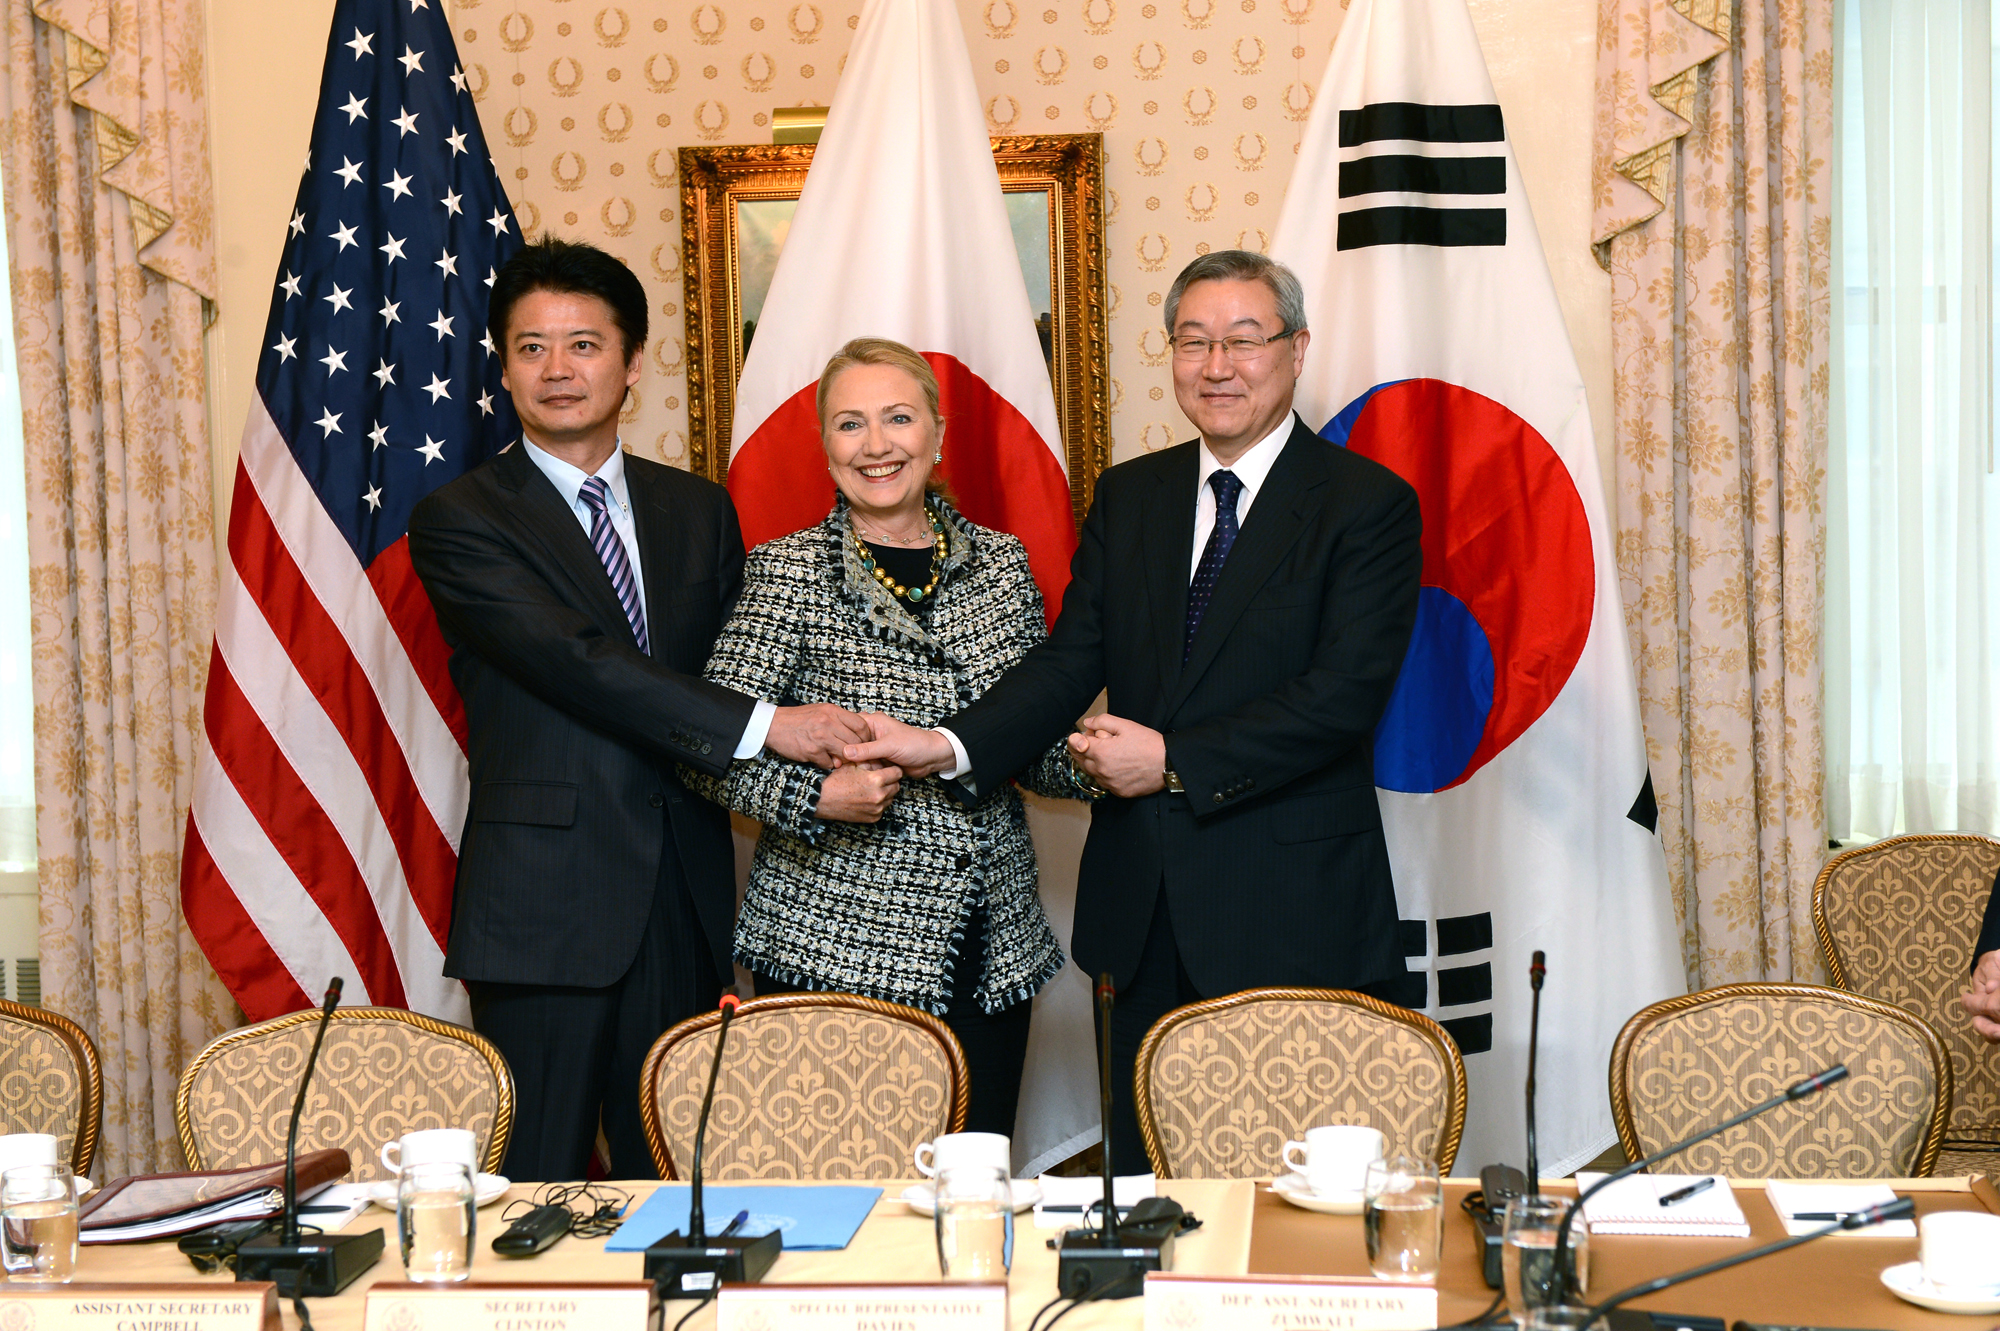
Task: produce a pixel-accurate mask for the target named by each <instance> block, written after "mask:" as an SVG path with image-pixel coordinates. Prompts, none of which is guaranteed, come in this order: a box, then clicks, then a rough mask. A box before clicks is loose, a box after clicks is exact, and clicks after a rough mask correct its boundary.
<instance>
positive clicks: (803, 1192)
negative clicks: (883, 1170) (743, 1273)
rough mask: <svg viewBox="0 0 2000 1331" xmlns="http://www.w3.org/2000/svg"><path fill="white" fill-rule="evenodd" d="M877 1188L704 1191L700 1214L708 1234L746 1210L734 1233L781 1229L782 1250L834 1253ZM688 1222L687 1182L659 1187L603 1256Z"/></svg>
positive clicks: (639, 1247) (650, 1241) (635, 1248)
mask: <svg viewBox="0 0 2000 1331" xmlns="http://www.w3.org/2000/svg"><path fill="white" fill-rule="evenodd" d="M881 1195H882V1190H881V1189H880V1188H857V1187H845V1186H836V1185H831V1184H803V1185H800V1186H798V1187H790V1188H771V1187H721V1186H717V1185H715V1184H709V1185H706V1186H704V1187H703V1188H702V1190H701V1196H702V1210H703V1212H705V1213H706V1216H707V1221H708V1232H709V1234H710V1236H711V1237H712V1236H714V1235H715V1234H717V1233H719V1232H720V1231H721V1230H722V1228H723V1226H725V1225H727V1224H728V1223H729V1222H730V1221H732V1220H734V1219H735V1218H736V1213H737V1212H738V1211H748V1212H749V1213H750V1218H749V1219H748V1220H747V1221H745V1222H744V1224H743V1228H741V1229H739V1230H738V1231H737V1233H739V1234H745V1235H749V1236H752V1237H754V1236H756V1235H759V1234H768V1233H770V1232H771V1231H772V1230H774V1229H777V1230H783V1231H784V1234H785V1247H787V1248H789V1249H791V1250H793V1251H795V1252H833V1251H836V1250H838V1249H841V1248H845V1247H846V1246H847V1245H848V1242H849V1241H850V1240H851V1239H853V1237H854V1232H855V1231H856V1230H858V1229H860V1228H861V1222H862V1221H863V1220H866V1219H867V1218H868V1212H869V1211H871V1210H873V1209H874V1206H875V1199H876V1198H878V1197H880V1196H881ZM687 1222H688V1188H687V1185H686V1184H685V1183H663V1184H661V1185H660V1186H659V1187H658V1188H657V1189H655V1190H654V1192H653V1195H652V1196H650V1197H648V1198H647V1199H646V1200H645V1203H644V1204H643V1205H641V1206H640V1207H639V1209H638V1210H637V1211H635V1212H633V1213H632V1214H631V1215H630V1216H629V1217H627V1218H626V1221H625V1223H624V1224H622V1225H620V1226H619V1227H618V1231H617V1232H616V1233H615V1234H613V1235H612V1236H611V1239H610V1241H609V1242H607V1243H606V1244H605V1245H604V1250H605V1251H606V1252H644V1251H645V1250H646V1249H647V1248H650V1247H651V1246H652V1245H654V1244H655V1243H658V1242H659V1241H660V1240H661V1239H663V1238H665V1237H666V1236H667V1235H668V1234H670V1233H672V1232H673V1231H674V1230H677V1229H678V1230H682V1231H685V1230H686V1229H687Z"/></svg>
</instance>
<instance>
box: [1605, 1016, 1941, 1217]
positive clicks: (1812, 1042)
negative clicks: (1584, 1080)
mask: <svg viewBox="0 0 2000 1331" xmlns="http://www.w3.org/2000/svg"><path fill="white" fill-rule="evenodd" d="M1835 1063H1845V1064H1846V1065H1847V1070H1848V1076H1847V1079H1846V1080H1845V1081H1842V1082H1838V1083H1836V1084H1835V1085H1833V1086H1831V1087H1829V1088H1828V1089H1826V1090H1824V1091H1821V1092H1819V1093H1818V1094H1817V1095H1812V1096H1807V1097H1806V1098H1804V1099H1801V1100H1799V1101H1796V1102H1794V1103H1792V1104H1788V1105H1782V1106H1780V1107H1779V1108H1777V1109H1774V1110H1772V1111H1771V1112H1770V1113H1768V1114H1765V1115H1764V1116H1763V1117H1761V1118H1757V1119H1753V1120H1751V1121H1750V1122H1748V1123H1745V1124H1742V1125H1741V1126H1738V1127H1735V1128H1731V1129H1730V1130H1729V1131H1728V1132H1725V1133H1723V1134H1722V1135H1721V1136H1719V1137H1716V1138H1713V1139H1711V1140H1709V1141H1706V1142H1702V1143H1700V1144H1698V1145H1696V1146H1692V1147H1690V1148H1688V1149H1687V1150H1685V1151H1682V1152H1681V1153H1679V1154H1678V1155H1675V1156H1673V1157H1671V1158H1670V1159H1668V1160H1667V1161H1666V1162H1665V1163H1663V1164H1662V1165H1661V1166H1660V1169H1661V1171H1662V1172H1664V1173H1685V1174H1728V1175H1731V1176H1733V1177H1736V1178H1789V1179H1815V1178H1913V1177H1914V1178H1921V1177H1925V1176H1928V1175H1929V1174H1930V1172H1931V1170H1932V1168H1933V1167H1934V1166H1935V1165H1936V1163H1937V1155H1938V1149H1939V1146H1940V1145H1941V1144H1942V1142H1943V1138H1944V1120H1945V1110H1946V1108H1947V1106H1949V1105H1950V1103H1951V1062H1950V1060H1949V1059H1947V1058H1946V1057H1945V1051H1944V1044H1943V1042H1942V1041H1940V1040H1939V1039H1938V1036H1937V1032H1936V1031H1933V1030H1932V1029H1931V1028H1930V1025H1929V1024H1928V1023H1927V1022H1925V1021H1924V1020H1923V1019H1922V1018H1921V1017H1915V1016H1912V1015H1911V1014H1909V1013H1908V1012H1905V1011H1903V1009H1901V1008H1899V1007H1896V1006H1894V1005H1892V1004H1889V1003H1883V1002H1878V1001H1877V1000H1875V999H1872V998H1864V997H1862V996H1861V995H1859V994H1853V993H1849V992H1847V991H1846V990H1844V989H1829V988H1826V987H1825V986H1823V985H1817V984H1725V985H1720V986H1718V987H1716V988H1714V989H1704V990H1702V991H1701V992H1700V993H1694V994H1688V995H1686V996H1685V997H1682V998H1669V999H1667V1000H1665V1001H1664V1002H1659V1003H1655V1004H1653V1005H1652V1006H1651V1007H1648V1008H1643V1009H1641V1010H1640V1011H1639V1012H1638V1013H1636V1014H1634V1015H1633V1017H1632V1019H1631V1020H1630V1021H1627V1022H1626V1023H1625V1029H1624V1030H1622V1031H1620V1032H1619V1033H1618V1040H1617V1042H1616V1043H1615V1044H1613V1045H1612V1047H1611V1117H1612V1120H1613V1122H1615V1123H1616V1124H1617V1127H1618V1140H1619V1143H1620V1144H1621V1145H1622V1146H1623V1147H1624V1148H1625V1152H1626V1155H1627V1157H1628V1158H1630V1159H1633V1160H1637V1159H1639V1158H1640V1157H1641V1156H1642V1155H1650V1154H1652V1153H1653V1152H1654V1151H1658V1150H1661V1149H1663V1148H1665V1147H1667V1146H1670V1145H1672V1144H1673V1143H1674V1142H1676V1141H1678V1140H1680V1139H1681V1138H1682V1137H1685V1136H1687V1135H1688V1134H1689V1133H1691V1132H1694V1131H1696V1130H1698V1129H1700V1128H1701V1127H1703V1126H1705V1125H1706V1124H1710V1123H1714V1122H1716V1121H1718V1120H1720V1119H1722V1118H1725V1117H1727V1116H1729V1115H1731V1114H1734V1113H1737V1112H1739V1111H1741V1110H1744V1109H1748V1108H1750V1107H1751V1106H1752V1105H1755V1104H1758V1103H1759V1102H1761V1101H1764V1100H1768V1099H1770V1098H1771V1097H1772V1096H1774V1095H1777V1094H1779V1093H1780V1092H1782V1091H1783V1090H1784V1089H1785V1088H1786V1087H1787V1086H1789V1085H1791V1084H1792V1083H1793V1082H1796V1081H1799V1080H1800V1079H1802V1078H1804V1077H1808V1076H1811V1075H1812V1074H1813V1073H1815V1072H1818V1071H1820V1070H1821V1069H1823V1068H1826V1067H1830V1066H1831V1065H1833V1064H1835Z"/></svg>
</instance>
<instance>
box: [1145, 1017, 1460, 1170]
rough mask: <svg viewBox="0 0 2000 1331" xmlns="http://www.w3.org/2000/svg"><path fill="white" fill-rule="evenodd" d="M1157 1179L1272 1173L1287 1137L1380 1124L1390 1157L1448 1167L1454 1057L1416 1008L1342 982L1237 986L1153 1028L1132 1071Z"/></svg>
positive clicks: (1455, 1118)
mask: <svg viewBox="0 0 2000 1331" xmlns="http://www.w3.org/2000/svg"><path fill="white" fill-rule="evenodd" d="M1132 1090H1133V1099H1134V1107H1135V1108H1136V1109H1137V1111H1138V1115H1139V1134H1140V1136H1141V1137H1142V1138H1144V1140H1145V1143H1146V1155H1147V1156H1148V1158H1150V1159H1151V1161H1152V1164H1153V1172H1154V1173H1155V1174H1157V1175H1158V1176H1159V1177H1161V1178H1273V1177H1276V1176H1278V1175H1280V1174H1283V1173H1285V1172H1286V1171H1287V1169H1288V1166H1287V1165H1286V1164H1285V1163H1284V1149H1285V1143H1286V1142H1287V1141H1291V1140H1297V1139H1299V1138H1301V1137H1303V1136H1304V1135H1305V1132H1306V1129H1308V1128H1316V1127H1319V1126H1320V1125H1321V1124H1326V1123H1359V1124H1366V1125H1367V1126H1370V1127H1374V1128H1379V1129H1381V1131H1382V1135H1383V1136H1384V1137H1385V1138H1386V1139H1387V1150H1388V1153H1389V1154H1390V1155H1399V1154H1400V1155H1419V1156H1429V1157H1431V1158H1433V1159H1435V1160H1436V1161H1437V1162H1438V1167H1439V1168H1440V1169H1441V1170H1444V1171H1447V1172H1449V1171H1450V1169H1451V1165H1452V1161H1453V1160H1455V1159H1456V1158H1457V1157H1458V1142H1459V1138H1460V1137H1461V1136H1462V1135H1464V1132H1465V1061H1464V1060H1463V1059H1462V1058H1460V1057H1459V1052H1458V1046H1457V1045H1456V1044H1454V1043H1453V1042H1452V1039H1451V1037H1450V1036H1449V1035H1447V1034H1445V1031H1444V1028H1443V1027H1442V1026H1439V1025H1438V1024H1437V1023H1436V1022H1434V1021H1432V1020H1431V1019H1430V1018H1429V1017H1426V1016H1425V1015H1424V1014H1423V1013H1421V1012H1413V1011H1411V1010H1410V1009H1409V1008H1404V1007H1397V1006H1396V1005H1395V1004H1392V1003H1384V1002H1382V1001H1381V1000H1379V999H1375V998H1370V997H1369V996H1368V995H1366V994H1357V993H1354V992H1351V991H1349V990H1345V989H1248V990H1245V991H1244V992H1242V993H1240V994H1231V995H1229V996H1228V997H1226V998H1211V999H1208V1000H1206V1001H1204V1002H1200V1003H1191V1004H1189V1005H1188V1006H1187V1007H1183V1008H1176V1009H1174V1010H1173V1011H1172V1012H1169V1013H1168V1014H1167V1015H1166V1016H1164V1017H1161V1018H1160V1019H1159V1020H1158V1021H1156V1022H1154V1023H1153V1028H1152V1029H1151V1030H1149V1031H1147V1032H1146V1038H1145V1040H1144V1041H1143V1042H1141V1044H1140V1045H1139V1058H1138V1062H1137V1064H1136V1066H1135V1067H1134V1068H1133V1073H1132Z"/></svg>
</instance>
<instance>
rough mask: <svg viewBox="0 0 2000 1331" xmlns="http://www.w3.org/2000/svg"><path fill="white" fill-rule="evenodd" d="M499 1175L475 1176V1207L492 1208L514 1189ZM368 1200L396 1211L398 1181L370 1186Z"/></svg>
mask: <svg viewBox="0 0 2000 1331" xmlns="http://www.w3.org/2000/svg"><path fill="white" fill-rule="evenodd" d="M512 1186H513V1184H511V1183H509V1182H508V1181H507V1180H506V1179H505V1178H503V1177H502V1176H501V1175H499V1174H475V1175H474V1176H473V1178H472V1201H473V1204H474V1205H475V1206H490V1205H492V1204H493V1203H494V1202H497V1201H499V1200H500V1199H501V1197H503V1196H505V1195H506V1192H507V1189H508V1188H510V1187H512ZM368 1200H369V1201H371V1202H373V1203H375V1204H376V1205H377V1206H379V1207H381V1208H382V1209H383V1210H385V1211H393V1210H395V1209H396V1180H394V1179H392V1178H385V1179H378V1180H376V1181H375V1182H373V1183H371V1184H369V1185H368Z"/></svg>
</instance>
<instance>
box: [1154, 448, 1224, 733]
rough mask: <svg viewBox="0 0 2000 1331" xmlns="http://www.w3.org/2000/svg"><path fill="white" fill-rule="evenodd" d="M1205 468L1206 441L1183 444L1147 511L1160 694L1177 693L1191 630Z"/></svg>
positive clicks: (1160, 481)
mask: <svg viewBox="0 0 2000 1331" xmlns="http://www.w3.org/2000/svg"><path fill="white" fill-rule="evenodd" d="M1200 471H1201V445H1200V444H1198V443H1193V444H1183V445H1181V447H1180V448H1179V449H1177V450H1176V456H1175V457H1174V458H1173V461H1172V464H1171V465H1170V466H1168V467H1166V468H1165V469H1163V470H1162V471H1161V472H1160V475H1159V480H1158V482H1157V484H1155V486H1154V487H1153V493H1152V494H1151V495H1149V496H1148V497H1147V500H1146V507H1145V513H1144V515H1143V523H1144V533H1145V545H1144V549H1145V560H1146V592H1147V596H1146V600H1147V603H1148V604H1149V605H1151V606H1152V607H1153V640H1154V643H1155V645H1156V647H1157V648H1158V651H1159V663H1160V692H1159V696H1160V697H1161V698H1165V697H1166V696H1167V695H1168V694H1169V693H1172V692H1174V685H1175V681H1176V679H1177V678H1178V676H1179V675H1180V671H1181V642H1182V640H1183V638H1184V637H1185V636H1186V631H1187V594H1188V581H1189V578H1188V567H1189V563H1190V561H1191V560H1192V559H1193V551H1194V498H1195V495H1194V485H1195V478H1196V477H1197V476H1198V475H1199V474H1200ZM1232 553H1233V552H1232Z"/></svg>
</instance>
